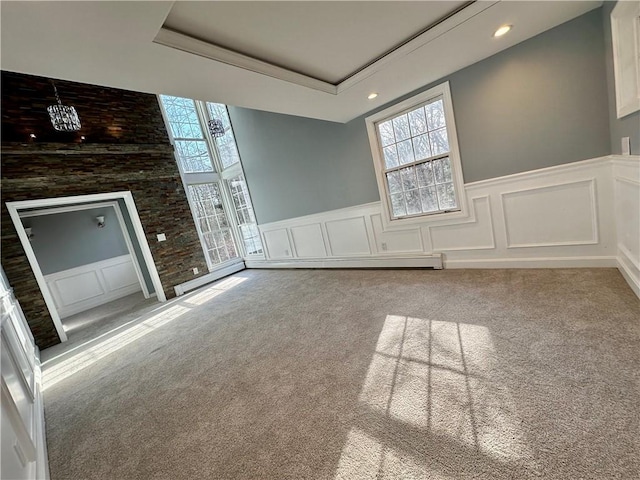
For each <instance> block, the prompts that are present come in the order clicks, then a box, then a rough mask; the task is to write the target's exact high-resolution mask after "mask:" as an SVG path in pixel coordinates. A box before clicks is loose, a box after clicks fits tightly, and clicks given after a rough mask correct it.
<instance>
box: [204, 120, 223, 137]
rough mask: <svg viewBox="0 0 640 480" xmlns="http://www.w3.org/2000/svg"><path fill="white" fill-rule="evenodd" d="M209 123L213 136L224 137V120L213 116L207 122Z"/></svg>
mask: <svg viewBox="0 0 640 480" xmlns="http://www.w3.org/2000/svg"><path fill="white" fill-rule="evenodd" d="M207 125H208V126H209V133H210V134H211V136H212V137H213V138H217V137H224V125H223V123H222V120H218V119H217V118H213V119H211V120H209V121H208V122H207Z"/></svg>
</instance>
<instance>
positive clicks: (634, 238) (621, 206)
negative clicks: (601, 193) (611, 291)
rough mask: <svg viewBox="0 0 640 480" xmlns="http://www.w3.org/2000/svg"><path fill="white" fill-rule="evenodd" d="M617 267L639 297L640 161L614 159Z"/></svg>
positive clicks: (621, 157)
mask: <svg viewBox="0 0 640 480" xmlns="http://www.w3.org/2000/svg"><path fill="white" fill-rule="evenodd" d="M613 182H614V190H615V219H616V234H617V240H618V243H617V249H618V251H617V257H618V269H619V270H620V273H622V275H623V276H624V277H625V279H626V280H627V283H629V285H630V286H631V288H632V289H633V290H634V292H636V295H638V297H640V161H638V160H637V159H636V160H634V159H633V158H630V157H623V156H619V157H618V156H616V157H614V159H613Z"/></svg>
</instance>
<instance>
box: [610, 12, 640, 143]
mask: <svg viewBox="0 0 640 480" xmlns="http://www.w3.org/2000/svg"><path fill="white" fill-rule="evenodd" d="M616 3H617V2H605V3H604V5H603V6H602V22H603V26H604V42H605V60H606V65H607V86H608V90H609V129H610V132H611V153H617V154H620V153H622V147H621V143H620V142H621V140H622V137H630V141H631V153H632V154H634V155H640V111H638V112H635V113H632V114H630V115H627V116H626V117H623V118H621V119H618V118H617V115H616V90H615V88H616V85H615V78H614V71H613V46H612V43H611V16H610V15H611V10H613V7H614V6H615V4H616Z"/></svg>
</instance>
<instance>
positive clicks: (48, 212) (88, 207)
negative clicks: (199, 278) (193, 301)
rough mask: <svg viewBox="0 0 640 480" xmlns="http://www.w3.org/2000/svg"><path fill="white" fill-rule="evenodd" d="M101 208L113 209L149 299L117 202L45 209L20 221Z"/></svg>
mask: <svg viewBox="0 0 640 480" xmlns="http://www.w3.org/2000/svg"><path fill="white" fill-rule="evenodd" d="M102 207H106V208H113V210H114V213H115V216H116V218H117V219H118V224H119V225H120V230H121V231H122V236H123V237H124V242H125V244H126V245H127V251H128V252H129V255H130V256H131V260H132V262H133V268H134V270H135V272H136V276H137V277H138V282H139V283H140V287H141V288H142V293H143V294H144V298H149V297H151V294H150V293H149V289H148V288H147V282H145V280H144V276H143V275H142V269H141V268H140V263H139V262H138V257H137V256H136V252H135V250H134V248H133V243H132V242H131V236H130V235H129V230H128V229H127V225H126V223H125V221H124V217H123V216H122V210H121V209H120V205H119V204H118V202H99V203H86V204H82V205H70V206H68V207H53V208H47V209H45V210H30V211H28V212H23V213H20V218H21V219H22V218H30V217H41V216H43V215H55V214H58V213H68V212H77V211H80V210H93V209H94V208H102ZM154 295H155V293H154Z"/></svg>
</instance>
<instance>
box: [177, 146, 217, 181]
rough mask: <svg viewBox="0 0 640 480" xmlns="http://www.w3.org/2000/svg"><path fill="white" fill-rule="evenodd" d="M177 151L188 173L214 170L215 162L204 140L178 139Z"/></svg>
mask: <svg viewBox="0 0 640 480" xmlns="http://www.w3.org/2000/svg"><path fill="white" fill-rule="evenodd" d="M175 143H176V153H177V157H178V160H179V161H180V164H181V165H182V169H183V170H184V171H185V172H186V173H193V172H213V164H212V163H211V157H210V156H209V150H207V144H206V142H205V141H204V140H176V142H175Z"/></svg>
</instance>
